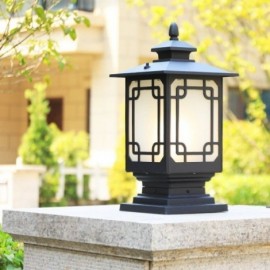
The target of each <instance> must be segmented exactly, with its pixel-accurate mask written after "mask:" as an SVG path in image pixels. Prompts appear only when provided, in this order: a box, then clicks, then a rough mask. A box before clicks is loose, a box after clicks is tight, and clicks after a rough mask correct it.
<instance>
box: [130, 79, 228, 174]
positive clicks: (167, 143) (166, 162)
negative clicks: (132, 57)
mask: <svg viewBox="0 0 270 270" xmlns="http://www.w3.org/2000/svg"><path fill="white" fill-rule="evenodd" d="M144 79H149V80H154V79H159V80H161V82H162V83H163V85H164V89H165V97H164V98H165V99H164V106H163V108H164V112H163V115H164V122H163V127H164V135H163V138H164V141H160V140H159V141H158V142H156V143H155V144H154V145H158V146H164V153H165V154H164V158H163V159H162V160H161V161H160V162H155V161H154V157H155V155H157V154H159V152H158V151H153V152H140V151H138V149H140V147H139V145H138V143H137V142H135V140H134V134H129V126H130V125H132V130H134V122H133V123H130V121H129V110H133V111H134V104H133V105H132V108H130V101H131V100H135V99H136V98H138V96H139V95H138V94H137V95H134V94H132V93H129V86H130V84H131V82H132V81H140V80H144ZM175 79H184V80H187V79H191V80H194V79H196V80H197V79H198V80H202V81H206V80H212V81H214V82H215V83H216V84H217V87H218V97H217V98H215V100H218V116H216V117H218V119H219V121H218V141H217V142H213V141H212V138H211V141H210V144H211V145H218V157H217V159H216V160H215V161H206V160H204V161H202V162H175V161H174V160H173V159H172V158H171V145H176V144H177V143H178V144H180V142H179V141H177V142H171V135H170V124H171V119H170V118H171V116H170V114H171V99H174V98H175V97H174V96H172V94H171V84H172V82H173V81H174V80H175ZM188 88H189V87H186V90H187V91H188ZM192 88H193V89H194V87H192ZM200 89H202V88H200ZM205 89H207V88H206V87H205ZM148 90H149V89H148ZM154 98H157V97H154ZM162 99H163V96H159V99H158V100H159V102H160V100H162ZM222 102H223V101H222V78H220V77H206V76H196V77H195V76H180V75H161V76H159V77H158V76H148V77H147V78H145V77H143V76H140V77H132V78H127V79H126V170H127V171H131V172H134V173H165V174H170V173H173V174H179V173H209V172H210V173H213V172H219V171H221V170H222V121H223V120H222V115H223V112H222ZM211 107H213V104H212V102H211ZM212 113H213V108H212ZM132 114H133V115H134V112H133V113H132ZM158 115H160V113H158ZM212 117H213V115H212ZM133 121H134V119H133ZM157 121H160V119H158V120H157ZM212 122H213V120H212ZM211 133H213V132H211ZM146 136H147V135H146ZM158 137H159V139H160V136H158ZM207 143H208V144H209V142H207ZM130 145H132V146H133V147H134V146H135V145H136V146H135V147H137V150H136V149H135V147H134V149H133V151H134V153H137V154H138V155H140V154H144V155H151V156H152V162H145V161H141V160H140V159H138V161H132V160H131V159H130V152H129V151H130V147H129V146H130ZM154 145H153V146H154ZM158 150H159V148H158ZM179 154H184V155H187V154H190V153H189V152H186V153H181V152H180V151H179ZM191 154H194V153H191ZM196 154H198V155H199V154H200V155H203V156H204V157H205V156H206V155H207V154H208V152H207V151H204V152H197V153H196Z"/></svg>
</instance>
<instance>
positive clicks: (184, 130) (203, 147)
mask: <svg viewBox="0 0 270 270" xmlns="http://www.w3.org/2000/svg"><path fill="white" fill-rule="evenodd" d="M218 98H219V92H218V86H217V84H216V83H215V82H214V81H211V80H191V79H175V80H174V81H173V83H172V85H171V128H170V131H171V136H170V137H171V147H170V149H171V157H172V159H173V160H174V161H175V162H212V161H215V160H216V158H217V157H218V153H219V151H218V143H219V142H218V140H219V133H218V131H219V111H218V104H219V103H218V102H219V100H218Z"/></svg>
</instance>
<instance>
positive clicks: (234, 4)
mask: <svg viewBox="0 0 270 270" xmlns="http://www.w3.org/2000/svg"><path fill="white" fill-rule="evenodd" d="M126 1H127V2H128V3H130V4H133V5H136V6H138V7H139V8H140V10H141V11H142V14H143V15H144V16H145V17H146V18H148V22H149V24H150V25H151V26H152V27H153V29H154V32H155V36H157V37H159V38H161V39H164V34H161V33H167V29H168V26H169V24H170V23H171V22H172V21H179V22H181V23H180V27H181V28H180V38H181V39H182V40H190V41H192V42H193V43H194V44H196V45H197V44H199V46H198V54H197V57H202V58H204V59H205V60H207V61H208V62H211V63H212V64H214V65H217V66H219V67H221V68H224V69H228V70H233V71H236V72H238V73H239V88H240V91H241V93H242V95H243V97H244V99H245V100H246V104H247V115H248V117H249V119H250V120H253V121H256V122H257V123H258V124H266V125H269V120H268V119H267V117H266V113H265V105H264V103H263V102H262V100H261V98H260V90H258V89H256V87H255V86H256V80H257V78H258V77H259V78H260V81H264V82H266V84H267V85H269V84H270V61H269V59H270V46H269V43H270V31H269V29H270V2H269V0H258V1H246V0H219V1H217V0H188V1H187V0H173V1H170V2H169V3H167V2H166V6H162V5H149V2H148V1H144V0H126ZM164 28H166V30H165V29H164ZM201 33H203V36H202V34H201Z"/></svg>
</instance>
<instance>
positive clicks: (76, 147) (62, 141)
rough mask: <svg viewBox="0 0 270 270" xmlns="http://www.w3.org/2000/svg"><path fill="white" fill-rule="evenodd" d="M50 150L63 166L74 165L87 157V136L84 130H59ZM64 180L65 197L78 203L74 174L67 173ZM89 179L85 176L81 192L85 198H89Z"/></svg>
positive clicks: (73, 202)
mask: <svg viewBox="0 0 270 270" xmlns="http://www.w3.org/2000/svg"><path fill="white" fill-rule="evenodd" d="M51 151H52V152H53V154H54V155H55V157H56V158H57V159H58V160H59V161H61V162H64V164H65V166H71V167H73V166H76V165H77V164H78V163H81V162H83V161H85V160H86V159H88V158H89V136H88V134H87V133H86V132H84V131H79V132H74V131H69V132H61V133H59V134H58V135H57V136H56V137H55V139H54V141H53V143H52V145H51ZM65 180H66V181H65V199H66V200H68V201H70V202H72V204H78V203H79V201H78V200H79V198H78V196H77V193H76V187H77V178H76V176H74V175H67V176H66V178H65ZM89 181H90V179H89V177H87V176H85V177H84V194H83V198H85V199H88V198H89V188H88V187H89ZM86 187H87V189H85V188H86Z"/></svg>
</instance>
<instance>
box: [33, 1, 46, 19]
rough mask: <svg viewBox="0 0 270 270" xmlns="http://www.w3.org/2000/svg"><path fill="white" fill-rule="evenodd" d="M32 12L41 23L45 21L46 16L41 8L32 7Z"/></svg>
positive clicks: (38, 6)
mask: <svg viewBox="0 0 270 270" xmlns="http://www.w3.org/2000/svg"><path fill="white" fill-rule="evenodd" d="M34 11H35V13H36V14H37V16H38V17H39V18H40V19H41V20H42V21H43V22H44V21H46V14H45V12H44V9H43V7H42V6H40V5H36V6H35V7H34Z"/></svg>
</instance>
